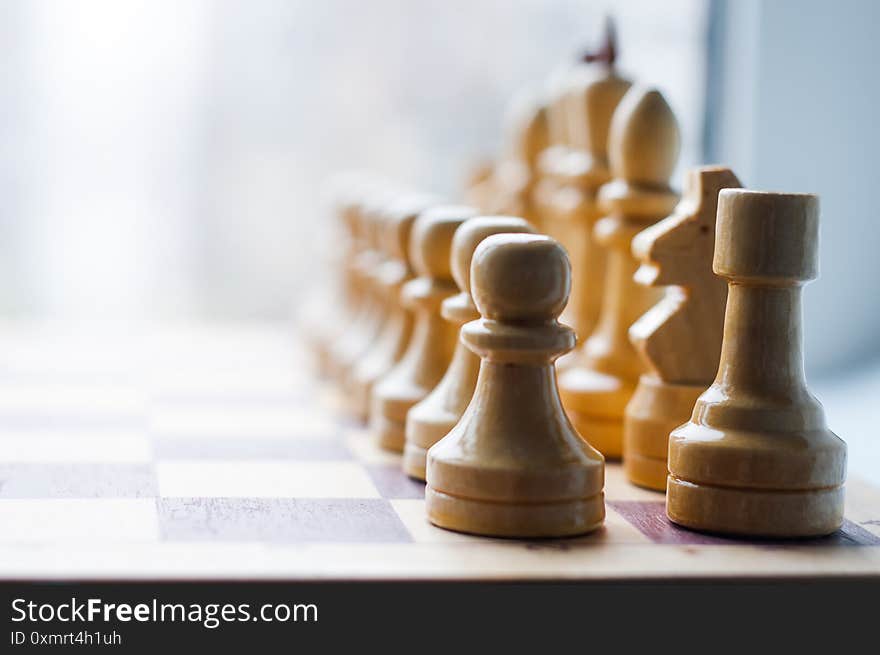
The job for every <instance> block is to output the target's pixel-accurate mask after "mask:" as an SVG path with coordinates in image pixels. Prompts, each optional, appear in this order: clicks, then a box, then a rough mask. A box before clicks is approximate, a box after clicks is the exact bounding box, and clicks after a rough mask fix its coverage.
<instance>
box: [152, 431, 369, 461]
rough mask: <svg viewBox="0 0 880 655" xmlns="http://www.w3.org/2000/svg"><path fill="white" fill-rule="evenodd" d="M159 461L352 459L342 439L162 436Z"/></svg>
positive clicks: (156, 450)
mask: <svg viewBox="0 0 880 655" xmlns="http://www.w3.org/2000/svg"><path fill="white" fill-rule="evenodd" d="M153 452H154V454H155V457H156V459H157V460H174V459H179V460H191V459H219V460H224V459H225V460H254V459H257V460H261V459H262V460H275V459H291V460H300V461H313V460H319V461H320V460H350V459H352V455H351V452H349V450H348V448H346V447H345V444H344V443H343V442H342V440H341V439H329V438H324V439H307V438H301V439H275V438H265V437H263V438H261V437H254V438H252V439H246V438H240V439H235V438H231V437H230V438H228V439H213V438H211V437H186V436H183V437H159V438H157V439H155V440H154V441H153Z"/></svg>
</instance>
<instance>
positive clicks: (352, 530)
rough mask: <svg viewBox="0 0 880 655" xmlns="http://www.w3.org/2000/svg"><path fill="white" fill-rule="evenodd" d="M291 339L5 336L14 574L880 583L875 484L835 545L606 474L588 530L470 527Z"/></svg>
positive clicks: (2, 372)
mask: <svg viewBox="0 0 880 655" xmlns="http://www.w3.org/2000/svg"><path fill="white" fill-rule="evenodd" d="M338 402H339V399H337V398H334V396H333V393H332V392H331V391H329V390H328V388H326V387H325V386H322V385H321V383H320V382H317V381H316V378H315V376H314V373H313V371H312V368H311V364H310V362H309V358H308V356H307V354H306V351H305V349H303V348H300V347H299V346H298V345H297V341H296V338H295V334H294V331H293V330H291V329H285V328H283V327H278V326H264V325H254V326H250V325H237V326H235V325H233V326H215V327H206V326H195V327H193V326H189V327H179V328H175V329H165V328H163V329H158V328H156V329H145V328H127V327H125V326H117V327H114V328H112V329H111V328H107V327H102V328H96V327H94V326H82V327H81V328H78V329H71V328H70V327H69V326H68V327H65V329H64V330H61V329H58V328H53V327H51V326H41V325H17V324H16V325H8V324H7V325H4V326H0V526H2V529H0V577H2V578H4V579H19V580H22V579H26V580H32V579H68V580H69V579H76V580H81V579H90V580H92V579H96V580H107V579H111V580H115V579H125V580H143V579H187V580H189V579H211V580H234V579H279V580H280V579H284V580H437V579H441V580H548V579H549V580H588V579H595V580H627V579H630V580H634V579H673V580H680V579H708V578H712V579H719V578H745V577H748V578H781V577H792V576H794V577H804V576H811V577H812V576H834V577H840V576H859V577H861V576H878V575H880V489H877V488H875V487H872V486H871V485H869V484H867V483H864V482H861V481H859V480H858V479H852V478H851V479H849V480H848V481H847V518H846V520H845V522H844V525H843V527H842V528H841V529H840V530H839V531H838V532H837V533H835V534H833V535H831V536H829V537H825V538H821V539H810V540H799V541H755V540H748V541H745V540H737V539H728V538H722V537H718V536H712V535H706V534H700V533H696V532H690V531H687V530H685V529H682V528H678V527H676V526H674V525H673V524H671V523H670V522H668V521H667V519H666V517H665V512H664V499H663V495H662V494H660V493H658V492H654V491H648V490H645V489H640V488H638V487H635V486H633V485H631V484H629V483H628V482H627V481H626V478H625V477H624V475H623V474H622V471H621V468H620V467H619V466H618V465H616V464H609V466H608V467H607V474H606V487H605V492H606V508H607V519H606V521H605V524H604V527H603V528H601V529H599V530H598V531H597V532H594V533H592V534H590V535H588V536H585V537H579V538H570V539H559V540H512V539H491V538H481V537H475V536H468V535H464V534H458V533H454V532H449V531H446V530H442V529H439V528H436V527H433V526H432V525H431V524H429V523H428V521H427V520H426V518H425V511H424V500H423V495H424V485H423V484H422V483H418V482H415V481H413V480H411V479H410V478H408V477H407V476H406V475H404V474H403V473H402V472H401V468H400V461H399V457H398V456H397V455H394V454H389V453H387V452H383V451H382V450H380V449H379V448H377V446H376V445H375V443H374V441H373V440H372V438H371V435H370V434H368V433H367V431H366V429H365V428H364V427H363V426H361V425H358V424H354V423H352V422H351V421H350V420H349V419H346V418H345V417H344V416H343V415H342V413H341V412H339V411H337V410H336V409H335V406H336V404H337V403H338Z"/></svg>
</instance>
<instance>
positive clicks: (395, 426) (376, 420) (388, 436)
mask: <svg viewBox="0 0 880 655" xmlns="http://www.w3.org/2000/svg"><path fill="white" fill-rule="evenodd" d="M405 428H406V424H405V423H403V422H402V421H395V420H394V419H390V418H387V417H385V416H378V417H377V416H375V415H374V416H373V417H372V419H371V421H370V430H371V432H372V433H373V436H374V438H375V439H376V443H378V444H379V447H380V448H382V449H383V450H389V451H391V452H394V453H402V452H403V446H404V444H405V443H406V433H405Z"/></svg>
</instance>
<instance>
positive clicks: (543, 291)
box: [471, 234, 571, 322]
mask: <svg viewBox="0 0 880 655" xmlns="http://www.w3.org/2000/svg"><path fill="white" fill-rule="evenodd" d="M471 289H472V293H473V298H474V304H476V306H477V309H478V310H479V312H480V314H481V315H482V316H483V318H486V319H490V320H495V321H499V322H545V321H550V320H554V319H556V318H557V317H558V316H559V314H561V313H562V310H563V309H564V308H565V303H566V302H568V294H569V292H570V291H571V264H570V263H569V261H568V254H567V253H566V252H565V249H564V248H563V247H562V246H561V245H559V243H558V242H557V241H555V240H554V239H551V238H550V237H548V236H544V235H537V234H495V235H493V236H490V237H488V238H486V239H485V240H483V241H482V242H481V243H480V245H479V246H477V249H476V251H475V252H474V257H473V260H472V262H471Z"/></svg>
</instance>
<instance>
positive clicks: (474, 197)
mask: <svg viewBox="0 0 880 655" xmlns="http://www.w3.org/2000/svg"><path fill="white" fill-rule="evenodd" d="M494 169H495V163H494V162H493V161H492V160H489V159H487V160H481V161H478V162H476V163H474V164H473V165H472V167H471V169H470V171H468V175H467V178H466V179H465V182H464V193H463V194H462V196H463V197H464V202H465V204H466V205H469V206H471V207H479V208H485V207H488V206H490V205H491V204H492V198H493V197H495V190H494V188H493V185H492V175H493V171H494Z"/></svg>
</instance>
